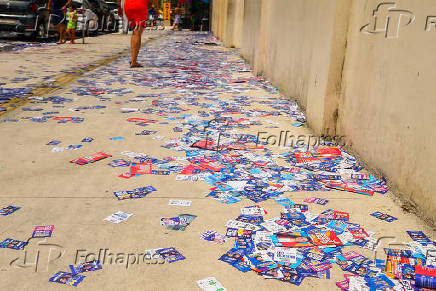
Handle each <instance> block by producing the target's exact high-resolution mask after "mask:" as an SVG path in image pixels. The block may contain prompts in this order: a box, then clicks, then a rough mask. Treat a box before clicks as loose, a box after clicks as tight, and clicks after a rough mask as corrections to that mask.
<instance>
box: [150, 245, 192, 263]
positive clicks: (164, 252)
mask: <svg viewBox="0 0 436 291" xmlns="http://www.w3.org/2000/svg"><path fill="white" fill-rule="evenodd" d="M156 252H157V253H158V254H160V255H161V257H162V258H164V259H165V261H166V262H167V263H174V262H177V261H181V260H184V259H186V258H185V256H183V255H182V254H181V253H179V251H177V250H176V249H175V248H163V249H158V250H156Z"/></svg>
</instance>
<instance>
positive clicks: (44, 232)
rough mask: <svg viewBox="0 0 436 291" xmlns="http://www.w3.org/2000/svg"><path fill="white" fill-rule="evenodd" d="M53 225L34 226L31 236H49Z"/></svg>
mask: <svg viewBox="0 0 436 291" xmlns="http://www.w3.org/2000/svg"><path fill="white" fill-rule="evenodd" d="M53 229H54V225H45V226H35V229H34V230H33V234H32V237H33V238H36V237H51V234H52V232H53Z"/></svg>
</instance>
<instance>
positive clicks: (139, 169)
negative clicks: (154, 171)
mask: <svg viewBox="0 0 436 291" xmlns="http://www.w3.org/2000/svg"><path fill="white" fill-rule="evenodd" d="M130 174H131V175H146V174H151V162H144V163H142V164H132V166H130Z"/></svg>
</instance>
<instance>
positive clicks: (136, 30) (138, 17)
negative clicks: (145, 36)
mask: <svg viewBox="0 0 436 291" xmlns="http://www.w3.org/2000/svg"><path fill="white" fill-rule="evenodd" d="M148 2H149V0H124V7H123V6H121V0H118V15H122V14H123V10H124V12H125V14H126V17H127V19H128V20H129V25H130V26H131V27H133V32H132V38H131V39H130V49H131V61H130V67H131V68H138V67H142V65H141V64H139V63H138V62H137V58H138V54H139V50H140V49H141V35H142V32H143V31H144V27H145V26H146V25H147V7H148Z"/></svg>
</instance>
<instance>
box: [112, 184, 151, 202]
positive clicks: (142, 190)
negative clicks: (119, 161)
mask: <svg viewBox="0 0 436 291" xmlns="http://www.w3.org/2000/svg"><path fill="white" fill-rule="evenodd" d="M154 191H157V190H156V188H154V187H153V186H146V187H139V188H135V189H133V190H131V191H116V192H113V194H114V196H115V197H117V199H118V200H124V199H136V198H144V197H145V196H147V195H148V194H150V193H151V192H154Z"/></svg>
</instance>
